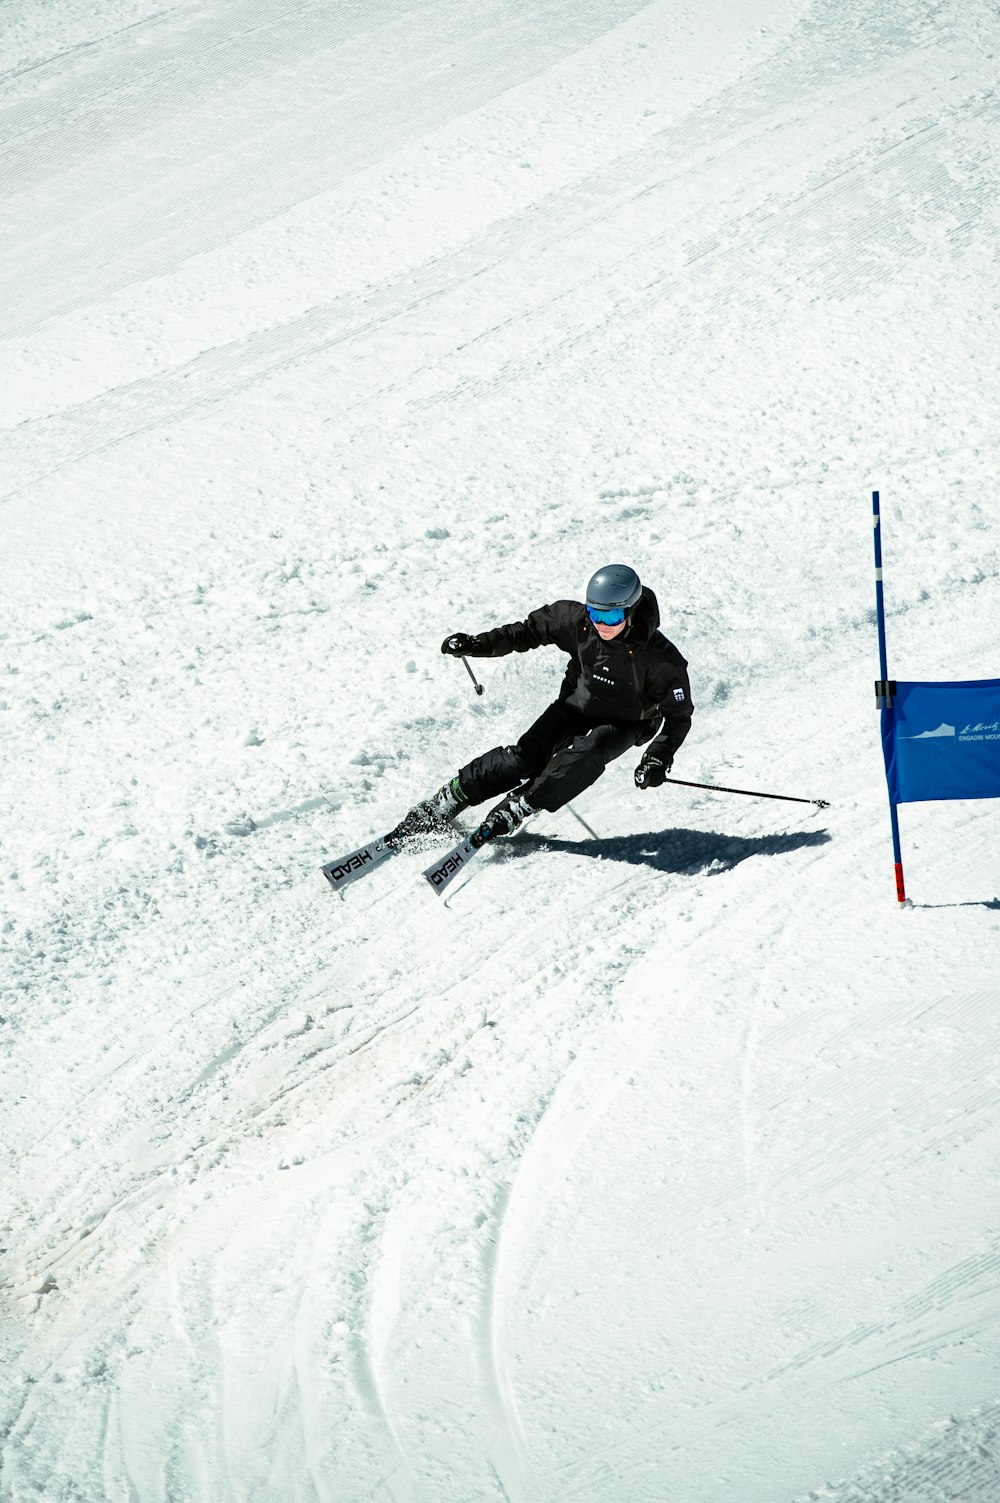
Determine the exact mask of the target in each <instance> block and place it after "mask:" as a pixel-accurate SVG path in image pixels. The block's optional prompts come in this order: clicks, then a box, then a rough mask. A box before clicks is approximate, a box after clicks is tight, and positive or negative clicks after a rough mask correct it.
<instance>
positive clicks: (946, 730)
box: [900, 722, 955, 741]
mask: <svg viewBox="0 0 1000 1503" xmlns="http://www.w3.org/2000/svg"><path fill="white" fill-rule="evenodd" d="M954 735H955V727H954V726H953V725H945V724H944V723H943V722H942V723H941V725H939V726H938V728H937V730H936V731H917V732H916V734H915V735H913V736H901V738H900V739H901V740H903V741H930V740H932V739H933V737H935V736H954Z"/></svg>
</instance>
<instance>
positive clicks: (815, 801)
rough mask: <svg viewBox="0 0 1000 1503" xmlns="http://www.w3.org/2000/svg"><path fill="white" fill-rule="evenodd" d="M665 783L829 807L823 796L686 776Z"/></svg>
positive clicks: (666, 780)
mask: <svg viewBox="0 0 1000 1503" xmlns="http://www.w3.org/2000/svg"><path fill="white" fill-rule="evenodd" d="M663 781H664V782H665V783H680V784H681V785H682V787H684V788H708V789H710V790H711V791H712V793H745V794H746V796H747V798H780V799H784V800H785V802H786V803H789V804H815V805H816V808H817V809H829V807H830V805H829V803H828V801H827V800H826V799H825V798H796V797H795V796H794V795H793V794H791V793H759V792H757V791H756V790H755V789H753V788H723V787H722V786H721V785H720V784H718V783H689V782H688V781H687V779H686V778H664V780H663Z"/></svg>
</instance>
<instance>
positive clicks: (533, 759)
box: [458, 699, 648, 812]
mask: <svg viewBox="0 0 1000 1503" xmlns="http://www.w3.org/2000/svg"><path fill="white" fill-rule="evenodd" d="M644 732H645V733H646V734H645V735H644V734H643V733H644ZM646 735H648V727H647V726H646V725H644V724H643V723H642V722H638V723H633V724H619V725H610V724H603V725H602V724H600V723H598V722H596V721H593V720H591V719H589V717H588V716H586V715H583V714H581V712H580V711H579V710H575V709H573V707H572V706H571V705H568V704H566V703H565V702H564V701H563V700H560V699H557V700H556V701H555V703H554V704H551V705H549V707H548V709H546V710H543V711H542V713H541V715H539V717H538V719H537V720H536V721H535V723H534V725H530V726H529V727H528V729H527V730H526V731H525V733H524V735H523V736H522V737H521V739H520V740H519V741H518V742H517V743H516V744H515V745H514V746H495V747H494V748H493V750H492V751H488V752H483V754H482V756H479V757H473V759H472V761H471V762H468V763H467V764H466V765H465V767H463V768H462V770H461V772H460V773H459V775H458V777H459V781H460V783H461V785H462V792H463V793H464V794H465V795H466V796H467V797H468V800H469V803H470V804H481V803H484V802H485V800H486V799H488V798H498V797H499V795H500V794H502V793H509V792H510V790H511V789H512V788H516V787H518V785H519V784H521V783H527V784H528V785H529V786H528V787H527V788H526V789H525V792H526V794H527V796H528V798H529V800H530V801H531V803H532V804H534V806H535V808H536V809H547V810H549V811H550V812H551V811H552V810H555V809H561V808H562V806H563V805H564V804H568V803H569V801H570V799H573V798H576V796H577V794H579V793H582V792H583V790H584V789H585V788H589V787H590V785H591V783H595V782H596V781H597V779H598V778H599V777H600V776H601V773H602V772H603V771H604V769H605V767H607V765H608V763H609V762H613V761H614V759H615V758H616V757H620V756H621V755H622V754H623V753H624V752H627V751H628V750H629V748H630V747H633V746H635V745H636V744H637V742H638V741H640V740H645V739H646Z"/></svg>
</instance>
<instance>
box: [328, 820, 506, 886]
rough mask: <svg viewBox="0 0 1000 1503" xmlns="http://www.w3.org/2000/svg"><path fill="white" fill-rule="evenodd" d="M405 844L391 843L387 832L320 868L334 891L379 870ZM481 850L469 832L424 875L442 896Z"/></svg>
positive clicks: (432, 864) (403, 847) (402, 848)
mask: <svg viewBox="0 0 1000 1503" xmlns="http://www.w3.org/2000/svg"><path fill="white" fill-rule="evenodd" d="M405 849H406V846H405V844H404V845H399V846H397V845H390V844H389V843H388V841H387V840H386V837H385V836H382V837H381V838H380V839H378V840H373V841H371V842H370V843H369V844H368V845H363V846H361V847H360V849H359V850H356V851H351V853H350V855H349V856H341V857H340V858H339V860H337V861H328V862H327V863H326V865H325V866H324V867H322V868H321V870H322V872H323V875H324V877H325V878H326V880H327V881H328V882H329V884H330V886H331V887H332V888H333V890H334V891H335V892H343V891H344V890H345V889H346V888H347V887H349V886H350V885H351V883H352V882H357V881H358V880H359V879H360V878H361V877H367V876H368V875H369V873H370V872H373V871H377V870H378V868H379V867H380V866H384V865H385V863H386V862H387V861H388V860H389V859H390V857H392V856H396V855H398V854H399V852H400V851H401V850H405ZM481 850H482V845H473V844H472V835H467V836H466V837H465V839H464V840H462V841H460V842H459V844H458V845H456V846H453V847H452V849H451V850H450V851H449V852H448V853H447V855H445V856H443V857H442V858H440V859H439V860H437V861H434V862H432V863H431V865H430V866H428V867H425V868H424V871H423V876H424V879H425V881H427V882H429V883H430V885H431V887H432V888H433V889H434V891H435V892H436V893H437V895H438V897H443V896H444V894H445V893H446V892H447V890H448V888H449V887H450V886H451V884H452V882H453V881H454V880H455V878H456V877H457V876H458V874H459V872H460V871H462V870H464V868H465V867H466V866H468V864H469V862H470V861H471V860H472V858H473V856H476V855H478V853H479V852H480V851H481Z"/></svg>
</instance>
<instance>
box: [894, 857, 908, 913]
mask: <svg viewBox="0 0 1000 1503" xmlns="http://www.w3.org/2000/svg"><path fill="white" fill-rule="evenodd" d="M896 898H897V900H898V901H899V902H900V903H905V902H906V888H905V887H904V886H903V863H902V862H901V861H897V862H896Z"/></svg>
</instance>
